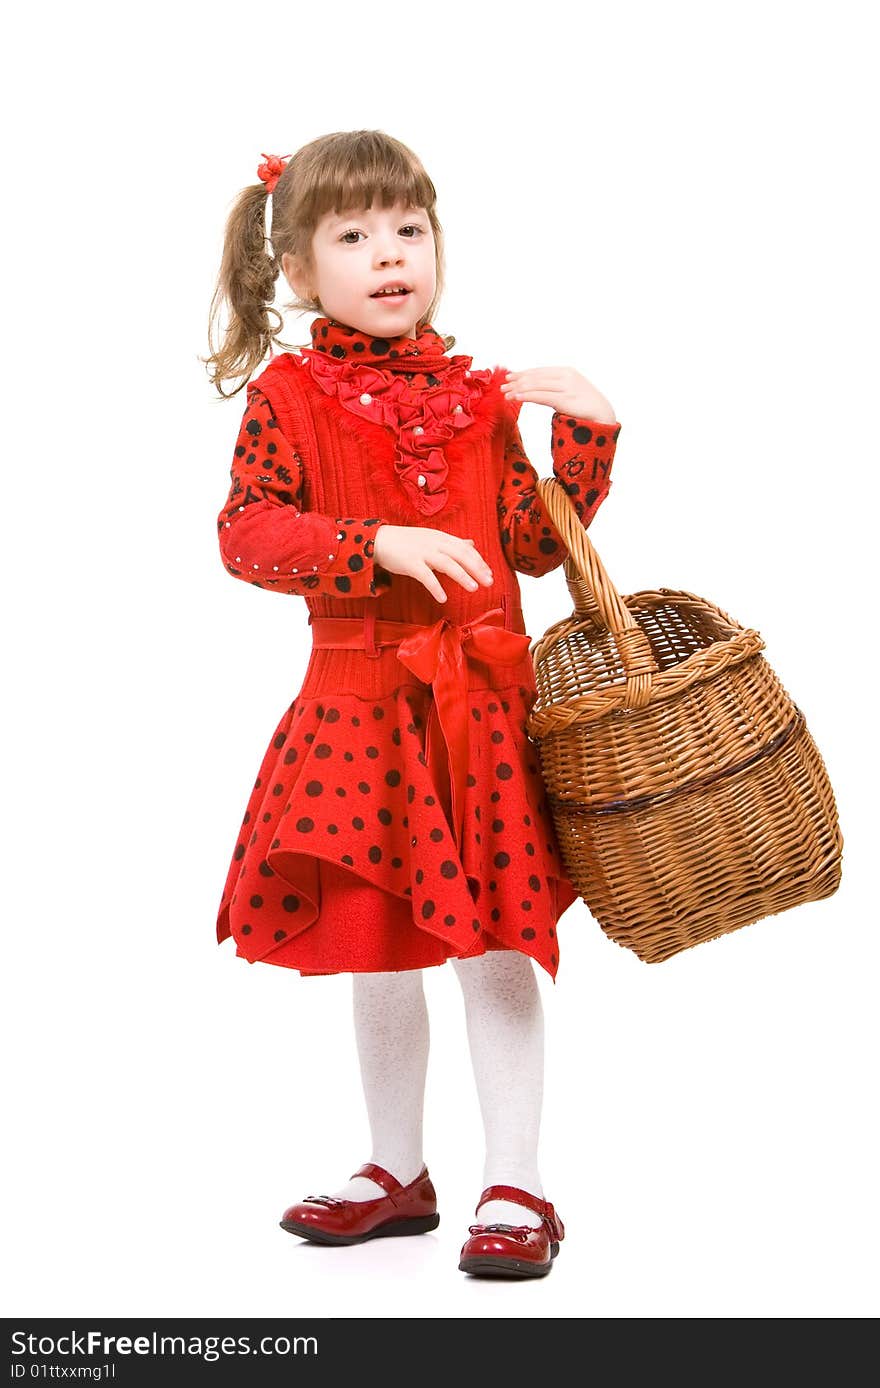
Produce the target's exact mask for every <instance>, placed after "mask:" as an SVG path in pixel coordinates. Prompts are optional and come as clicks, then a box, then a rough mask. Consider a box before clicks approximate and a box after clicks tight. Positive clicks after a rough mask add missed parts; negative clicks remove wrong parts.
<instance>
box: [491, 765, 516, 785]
mask: <svg viewBox="0 0 880 1388" xmlns="http://www.w3.org/2000/svg"><path fill="white" fill-rule="evenodd" d="M495 775H496V776H497V777H498V779H499V781H509V780H510V778H511V776H512V775H513V767H512V766H511V765H510V763H509V762H506V761H500V762H499V763H498V765H497V766H496V768H495Z"/></svg>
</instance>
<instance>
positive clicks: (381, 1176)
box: [350, 1161, 403, 1195]
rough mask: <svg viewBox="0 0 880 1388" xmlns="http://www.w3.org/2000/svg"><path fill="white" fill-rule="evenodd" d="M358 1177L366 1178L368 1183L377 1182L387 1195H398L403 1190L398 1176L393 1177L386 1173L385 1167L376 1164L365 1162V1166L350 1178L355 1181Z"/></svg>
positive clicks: (388, 1172)
mask: <svg viewBox="0 0 880 1388" xmlns="http://www.w3.org/2000/svg"><path fill="white" fill-rule="evenodd" d="M356 1176H364V1177H365V1178H366V1179H367V1180H368V1181H375V1182H376V1185H377V1186H381V1187H382V1189H383V1190H384V1191H385V1194H386V1195H396V1194H397V1192H398V1191H401V1190H403V1186H402V1185H401V1184H400V1182H399V1181H398V1179H397V1177H396V1176H392V1175H391V1172H390V1171H386V1170H385V1168H384V1166H376V1164H375V1162H371V1161H368V1162H364V1164H363V1166H362V1167H361V1168H360V1169H359V1170H358V1171H355V1172H354V1175H352V1176H351V1177H350V1179H351V1180H352V1181H353V1180H354V1179H355V1177H356Z"/></svg>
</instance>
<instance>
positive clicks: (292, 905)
mask: <svg viewBox="0 0 880 1388" xmlns="http://www.w3.org/2000/svg"><path fill="white" fill-rule="evenodd" d="M281 905H282V907H283V908H284V910H285V911H298V910H299V908H300V900H299V897H298V896H294V895H293V894H292V893H291V895H289V896H284V897H282V898H281Z"/></svg>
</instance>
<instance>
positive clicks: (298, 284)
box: [281, 251, 311, 299]
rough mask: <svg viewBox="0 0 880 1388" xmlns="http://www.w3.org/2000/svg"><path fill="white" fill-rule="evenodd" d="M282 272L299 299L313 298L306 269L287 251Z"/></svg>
mask: <svg viewBox="0 0 880 1388" xmlns="http://www.w3.org/2000/svg"><path fill="white" fill-rule="evenodd" d="M281 271H282V274H283V275H284V278H285V279H286V280H287V283H288V284H289V285H290V287H291V289H292V290H293V292H294V294H296V296H297V298H300V299H308V298H310V297H311V296H310V294H309V284H308V279H307V276H306V274H305V270H304V267H303V265H302V264H301V263H300V261H299V260H298V259H297V258H296V257H295V256H292V255H291V254H290V252H289V251H285V252H284V254H283V255H282V257H281Z"/></svg>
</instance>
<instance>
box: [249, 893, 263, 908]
mask: <svg viewBox="0 0 880 1388" xmlns="http://www.w3.org/2000/svg"><path fill="white" fill-rule="evenodd" d="M250 904H251V906H253V908H254V910H255V911H256V910H258V909H259V908H260V907H261V906H262V904H263V898H262V897H261V896H252V897H251V901H250Z"/></svg>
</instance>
